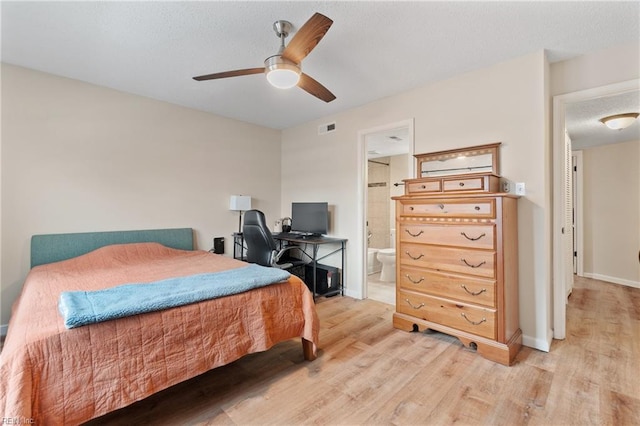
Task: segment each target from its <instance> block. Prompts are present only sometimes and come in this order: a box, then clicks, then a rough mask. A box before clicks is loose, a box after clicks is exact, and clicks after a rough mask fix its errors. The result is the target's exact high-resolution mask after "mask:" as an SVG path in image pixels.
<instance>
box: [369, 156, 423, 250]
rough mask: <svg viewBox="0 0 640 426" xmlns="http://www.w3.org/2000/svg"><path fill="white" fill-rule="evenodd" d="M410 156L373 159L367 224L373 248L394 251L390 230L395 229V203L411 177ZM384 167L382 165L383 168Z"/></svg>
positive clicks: (370, 243) (370, 171)
mask: <svg viewBox="0 0 640 426" xmlns="http://www.w3.org/2000/svg"><path fill="white" fill-rule="evenodd" d="M408 156H409V154H403V155H393V156H390V157H381V158H375V159H370V160H369V162H368V176H369V179H368V189H367V190H368V192H367V200H368V202H367V204H368V206H367V220H368V221H369V232H371V234H372V236H371V238H370V239H369V247H371V248H388V247H391V246H392V244H391V237H390V230H391V228H393V227H394V226H395V202H394V201H393V200H392V199H391V197H394V196H396V195H402V194H404V186H403V185H398V186H395V185H394V183H402V180H403V179H408V178H411V177H412V176H409V175H408V173H409V162H408ZM381 163H382V164H381Z"/></svg>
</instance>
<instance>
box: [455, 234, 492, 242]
mask: <svg viewBox="0 0 640 426" xmlns="http://www.w3.org/2000/svg"><path fill="white" fill-rule="evenodd" d="M460 235H462V236H463V237H465V238H466V239H467V240H469V241H478V240H479V239H480V238H482V237H484V236H485V235H486V234H485V233H484V232H483V233H482V235H480V236H479V237H476V238H472V237H470V236H468V235H467V234H465V233H464V232H461V233H460Z"/></svg>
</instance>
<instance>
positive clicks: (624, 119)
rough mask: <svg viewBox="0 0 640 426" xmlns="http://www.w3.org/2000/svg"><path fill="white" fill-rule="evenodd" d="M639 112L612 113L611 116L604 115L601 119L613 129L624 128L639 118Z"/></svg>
mask: <svg viewBox="0 0 640 426" xmlns="http://www.w3.org/2000/svg"><path fill="white" fill-rule="evenodd" d="M638 115H640V114H638V113H637V112H630V113H627V114H616V115H611V116H609V117H604V118H601V119H600V122H601V123H602V124H604V125H605V126H607V127H608V128H610V129H613V130H622V129H624V128H627V127H629V126H631V125H632V124H633V122H634V121H635V120H636V119H637V118H638Z"/></svg>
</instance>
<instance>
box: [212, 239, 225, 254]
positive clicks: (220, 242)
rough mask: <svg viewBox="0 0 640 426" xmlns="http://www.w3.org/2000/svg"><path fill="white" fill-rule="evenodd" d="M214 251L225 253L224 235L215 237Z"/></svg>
mask: <svg viewBox="0 0 640 426" xmlns="http://www.w3.org/2000/svg"><path fill="white" fill-rule="evenodd" d="M213 252H214V253H215V254H224V237H216V238H214V239H213Z"/></svg>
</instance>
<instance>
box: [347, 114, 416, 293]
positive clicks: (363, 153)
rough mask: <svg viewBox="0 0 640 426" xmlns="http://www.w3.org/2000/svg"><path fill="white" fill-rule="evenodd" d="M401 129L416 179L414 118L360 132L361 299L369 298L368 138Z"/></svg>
mask: <svg viewBox="0 0 640 426" xmlns="http://www.w3.org/2000/svg"><path fill="white" fill-rule="evenodd" d="M400 127H406V128H407V129H409V132H408V133H409V136H408V137H409V156H408V157H409V160H408V161H409V168H408V170H409V174H410V176H407V178H412V177H415V161H414V158H413V154H414V142H415V141H414V120H413V118H411V119H408V120H402V121H397V122H395V123H389V124H385V125H382V126H377V127H373V128H370V129H365V130H360V131H358V165H359V168H360V173H358V192H359V194H358V199H359V201H360V203H359V204H360V207H361V208H360V211H359V218H358V224H359V229H360V232H359V237H360V242H361V244H362V246H361V249H362V251H361V252H362V259H361V261H360V265H361V268H362V270H361V275H360V276H361V277H362V293H361V298H362V299H366V298H367V254H368V251H367V248H368V247H367V191H366V185H367V182H368V172H367V136H368V135H371V134H374V133H380V132H385V131H388V130H393V129H398V128H400Z"/></svg>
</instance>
